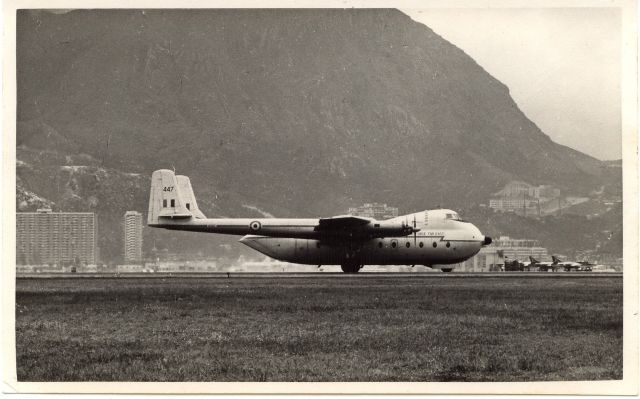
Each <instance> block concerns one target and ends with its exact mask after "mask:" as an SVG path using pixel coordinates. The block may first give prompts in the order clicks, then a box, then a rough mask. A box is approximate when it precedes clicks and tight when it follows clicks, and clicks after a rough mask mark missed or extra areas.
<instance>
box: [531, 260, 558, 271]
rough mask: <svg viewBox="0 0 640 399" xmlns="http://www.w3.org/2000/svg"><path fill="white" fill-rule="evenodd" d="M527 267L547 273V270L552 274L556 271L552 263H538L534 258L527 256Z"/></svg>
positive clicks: (555, 266)
mask: <svg viewBox="0 0 640 399" xmlns="http://www.w3.org/2000/svg"><path fill="white" fill-rule="evenodd" d="M529 261H530V262H529V266H530V267H531V266H537V267H538V269H540V270H542V271H544V272H548V271H549V270H551V271H552V272H555V271H556V268H557V265H556V264H555V263H553V262H540V261H539V260H537V259H536V258H534V257H533V256H529Z"/></svg>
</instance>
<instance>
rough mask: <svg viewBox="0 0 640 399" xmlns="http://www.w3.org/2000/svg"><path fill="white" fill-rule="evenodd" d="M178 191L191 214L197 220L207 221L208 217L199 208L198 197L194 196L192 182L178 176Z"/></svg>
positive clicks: (185, 177)
mask: <svg viewBox="0 0 640 399" xmlns="http://www.w3.org/2000/svg"><path fill="white" fill-rule="evenodd" d="M176 178H177V179H178V190H179V191H180V195H182V199H184V206H185V207H186V208H187V210H188V211H189V212H191V213H192V214H193V216H194V217H195V218H196V219H206V216H204V214H203V213H202V212H201V211H200V209H199V208H198V203H197V202H196V197H195V195H193V189H192V188H191V181H190V180H189V178H188V177H187V176H182V175H178V176H176Z"/></svg>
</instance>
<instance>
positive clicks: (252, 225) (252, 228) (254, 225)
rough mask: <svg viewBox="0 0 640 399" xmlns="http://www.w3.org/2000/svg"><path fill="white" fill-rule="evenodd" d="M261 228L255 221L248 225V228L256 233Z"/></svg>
mask: <svg viewBox="0 0 640 399" xmlns="http://www.w3.org/2000/svg"><path fill="white" fill-rule="evenodd" d="M261 227H262V225H261V224H260V222H258V221H257V220H256V221H253V222H251V223H249V228H250V229H251V230H253V231H258V230H260V228H261Z"/></svg>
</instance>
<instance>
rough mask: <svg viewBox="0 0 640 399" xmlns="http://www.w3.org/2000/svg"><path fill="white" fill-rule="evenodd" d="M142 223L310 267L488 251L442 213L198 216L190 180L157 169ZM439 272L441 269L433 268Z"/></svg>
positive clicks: (474, 232)
mask: <svg viewBox="0 0 640 399" xmlns="http://www.w3.org/2000/svg"><path fill="white" fill-rule="evenodd" d="M147 224H148V225H149V226H150V227H159V228H164V229H170V230H183V231H195V232H205V233H219V234H235V235H244V237H242V238H241V239H240V242H241V243H243V244H245V245H247V246H249V247H251V248H253V249H255V250H257V251H259V252H261V253H263V254H265V255H267V256H270V257H272V258H275V259H278V260H282V261H287V262H293V263H303V264H312V265H341V267H342V270H343V271H344V272H345V273H356V272H358V271H359V270H360V269H361V268H362V266H363V265H399V264H400V265H425V266H429V267H432V268H440V269H442V271H444V272H450V271H451V270H452V269H453V266H452V265H453V264H455V263H460V262H463V261H465V260H467V259H469V258H470V257H472V256H474V255H475V254H476V253H478V251H480V248H481V247H483V246H485V245H489V244H491V237H488V236H485V235H483V234H482V233H481V232H480V230H478V228H477V227H476V226H474V225H473V224H471V223H469V222H466V221H464V220H462V219H460V217H459V216H458V214H457V213H456V212H454V211H452V210H448V209H437V210H428V211H422V212H416V213H412V214H409V215H404V216H399V217H396V218H393V219H389V220H375V219H372V218H365V217H359V216H351V215H342V216H334V217H329V218H320V219H276V218H271V219H251V218H241V219H228V218H225V219H209V218H206V217H205V216H204V214H203V213H202V212H201V211H200V210H199V209H198V204H197V202H196V198H195V196H194V194H193V190H192V188H191V183H190V181H189V178H188V177H186V176H176V175H175V173H174V172H172V171H170V170H167V169H161V170H156V171H155V172H153V175H152V176H151V193H150V196H149V213H148V219H147ZM438 265H439V266H438Z"/></svg>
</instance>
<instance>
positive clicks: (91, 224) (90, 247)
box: [16, 209, 98, 266]
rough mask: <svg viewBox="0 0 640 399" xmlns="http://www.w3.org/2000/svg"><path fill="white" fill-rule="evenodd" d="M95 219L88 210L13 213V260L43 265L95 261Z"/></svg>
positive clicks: (45, 210) (19, 262) (46, 210)
mask: <svg viewBox="0 0 640 399" xmlns="http://www.w3.org/2000/svg"><path fill="white" fill-rule="evenodd" d="M97 240H98V219H97V217H96V215H95V213H92V212H52V211H51V209H38V211H37V212H18V213H16V257H17V259H16V261H17V263H18V264H19V265H45V264H47V265H48V264H53V265H58V266H62V265H63V264H72V263H82V264H95V263H96V261H97V259H96V258H97Z"/></svg>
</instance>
